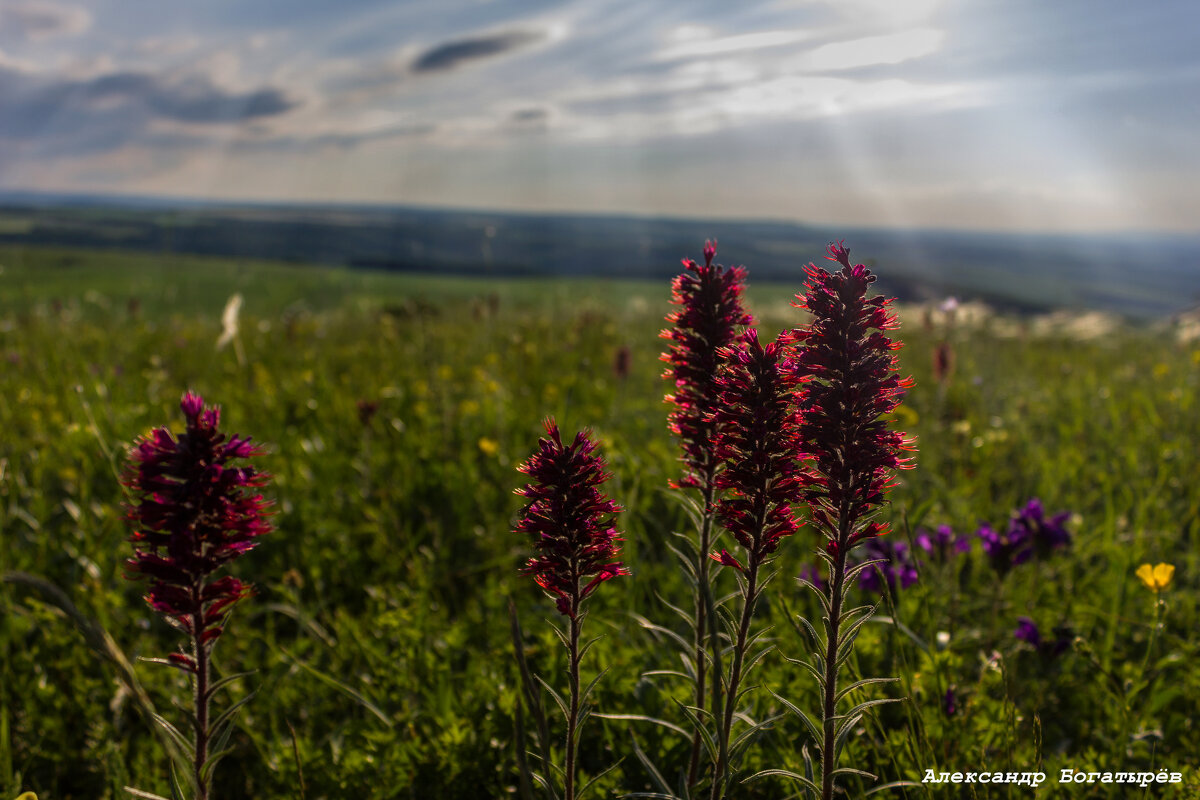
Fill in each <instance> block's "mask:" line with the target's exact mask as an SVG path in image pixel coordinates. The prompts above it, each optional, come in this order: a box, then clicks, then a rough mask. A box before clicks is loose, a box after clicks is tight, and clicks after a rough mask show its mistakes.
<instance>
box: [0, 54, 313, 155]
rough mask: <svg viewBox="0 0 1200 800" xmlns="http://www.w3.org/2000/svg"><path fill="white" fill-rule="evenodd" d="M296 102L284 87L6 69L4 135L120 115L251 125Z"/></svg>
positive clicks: (0, 97) (1, 94) (0, 114)
mask: <svg viewBox="0 0 1200 800" xmlns="http://www.w3.org/2000/svg"><path fill="white" fill-rule="evenodd" d="M295 105H296V103H295V102H294V101H293V100H291V99H289V98H288V96H287V95H286V94H285V93H284V92H282V91H281V90H279V89H275V88H263V89H255V90H251V91H247V92H235V91H228V90H225V89H222V88H221V87H218V86H216V85H215V84H213V83H212V81H211V80H210V79H208V78H207V77H203V76H189V77H187V78H184V79H183V80H171V79H164V78H161V77H159V76H156V75H152V74H150V73H147V72H134V71H118V72H109V73H106V74H101V75H97V76H93V77H91V78H85V79H62V78H59V79H53V78H51V79H46V78H43V77H42V76H40V75H39V74H37V73H30V72H25V71H21V70H16V69H5V68H2V67H0V136H9V137H18V138H19V137H24V136H44V135H53V134H54V133H55V131H56V130H63V129H66V128H67V127H68V126H67V124H66V122H67V120H71V123H72V124H85V125H86V124H87V123H88V118H89V117H94V118H97V119H98V118H104V117H107V116H108V114H109V112H112V111H119V112H121V113H123V114H125V115H127V117H128V118H129V119H130V121H131V122H133V121H138V122H145V121H146V120H151V119H161V120H168V121H173V122H182V123H192V124H216V123H230V122H245V121H248V120H253V119H257V118H261V117H270V116H275V115H278V114H282V113H284V112H286V111H289V110H290V109H292V108H293V107H294V106H295Z"/></svg>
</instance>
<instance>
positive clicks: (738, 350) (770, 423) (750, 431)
mask: <svg viewBox="0 0 1200 800" xmlns="http://www.w3.org/2000/svg"><path fill="white" fill-rule="evenodd" d="M786 356H787V351H786V350H785V349H784V348H783V347H782V346H781V344H780V343H779V342H771V343H770V344H768V345H767V346H766V347H763V346H762V345H761V344H759V341H758V331H756V330H754V329H753V328H751V329H750V330H748V331H746V333H745V334H743V336H742V337H741V341H740V342H739V343H738V344H737V345H735V346H732V347H729V348H726V351H725V358H726V360H727V363H728V367H727V369H726V370H725V371H724V372H723V373H722V374H721V377H720V378H719V379H718V381H717V387H718V389H719V396H720V402H719V405H718V407H717V408H718V410H717V412H716V414H715V415H714V418H713V423H714V426H715V427H716V429H717V430H718V431H719V434H718V437H717V440H716V444H715V447H714V451H715V455H716V457H717V459H718V460H720V461H723V462H724V463H725V469H724V470H723V471H721V473H720V474H719V475H717V478H716V481H715V484H716V486H717V487H718V488H721V489H728V490H729V491H728V492H727V493H726V496H725V497H724V498H723V499H722V500H721V501H720V503H718V504H717V519H719V520H720V522H721V524H722V525H723V526H724V527H725V529H726V530H728V531H729V532H730V533H731V534H733V538H734V539H736V540H737V542H738V544H740V545H741V546H742V547H744V548H746V554H747V557H748V559H749V562H750V565H756V564H761V563H762V562H763V560H764V559H766V558H767V557H768V556H769V555H770V554H771V553H773V552H775V549H776V548H777V547H778V546H779V540H780V539H782V538H783V537H784V536H791V535H792V534H794V533H795V532H796V531H797V530H798V529H799V527H800V525H799V523H798V522H797V521H796V518H795V517H794V516H793V514H792V503H796V502H799V501H800V499H801V493H802V492H803V489H804V476H803V471H802V462H801V453H800V444H799V440H798V439H797V429H796V419H795V414H794V412H793V409H792V393H793V389H794V387H795V385H796V380H795V377H794V375H793V373H792V370H791V369H790V367H789V365H788V363H787V359H786ZM718 560H720V559H719V558H718ZM751 568H753V566H751Z"/></svg>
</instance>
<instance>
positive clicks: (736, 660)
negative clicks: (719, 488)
mask: <svg viewBox="0 0 1200 800" xmlns="http://www.w3.org/2000/svg"><path fill="white" fill-rule="evenodd" d="M758 567H759V560H758V558H757V557H756V556H755V555H754V554H753V553H751V554H750V558H749V561H748V563H747V564H746V593H745V595H744V599H745V603H744V604H743V605H742V619H741V622H740V623H739V625H738V635H737V641H736V642H735V643H734V647H733V663H732V664H731V665H730V667H729V689H728V691H727V693H726V695H725V714H724V719H723V720H722V721H721V739H720V741H719V743H718V745H719V747H718V749H717V765H716V769H715V771H714V772H713V783H712V800H721V798H723V797H724V788H723V787H724V784H725V778H726V775H728V774H729V734H730V731H731V730H732V729H733V711H734V708H735V707H736V706H737V695H738V689H739V688H740V686H741V682H742V662H743V660H744V656H745V653H746V637H747V635H748V634H749V633H750V618H751V617H752V616H753V615H754V605H755V601H756V600H757V599H758Z"/></svg>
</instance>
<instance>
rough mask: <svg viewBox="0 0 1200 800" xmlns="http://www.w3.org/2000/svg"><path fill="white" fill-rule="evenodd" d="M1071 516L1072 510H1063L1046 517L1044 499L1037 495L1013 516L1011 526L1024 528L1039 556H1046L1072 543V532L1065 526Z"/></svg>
mask: <svg viewBox="0 0 1200 800" xmlns="http://www.w3.org/2000/svg"><path fill="white" fill-rule="evenodd" d="M1070 516H1071V512H1069V511H1063V512H1060V513H1058V514H1055V515H1054V516H1053V517H1051V518H1050V519H1046V514H1045V511H1044V510H1043V509H1042V501H1041V500H1038V499H1037V498H1036V497H1035V498H1033V499H1032V500H1030V501H1029V502H1028V503H1026V504H1025V507H1024V508H1022V509H1021V510H1020V511H1018V512H1017V515H1016V516H1015V517H1013V519H1012V522H1011V523H1010V527H1020V528H1023V529H1024V530H1025V532H1026V534H1027V538H1028V541H1029V542H1030V543H1031V544H1032V546H1033V550H1034V553H1035V554H1036V555H1037V556H1038V557H1039V558H1046V557H1048V556H1049V555H1050V553H1051V552H1053V551H1054V550H1058V549H1059V548H1062V547H1067V546H1069V545H1070V544H1071V534H1070V533H1068V532H1067V529H1066V528H1065V527H1063V523H1065V522H1066V521H1067V520H1068V519H1069V518H1070Z"/></svg>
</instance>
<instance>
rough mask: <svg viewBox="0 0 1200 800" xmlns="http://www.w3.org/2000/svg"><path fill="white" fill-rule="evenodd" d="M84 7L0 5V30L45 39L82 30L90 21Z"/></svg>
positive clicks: (21, 36)
mask: <svg viewBox="0 0 1200 800" xmlns="http://www.w3.org/2000/svg"><path fill="white" fill-rule="evenodd" d="M91 22H92V17H91V15H90V14H89V13H88V12H87V10H86V9H83V8H80V7H78V6H69V5H59V4H56V3H44V2H24V3H12V4H6V5H4V6H3V7H0V32H3V33H5V34H8V35H10V36H11V35H16V36H18V37H20V38H22V39H48V38H51V37H54V36H68V35H71V34H75V33H82V32H83V31H85V30H87V28H88V27H89V26H90V25H91Z"/></svg>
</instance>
